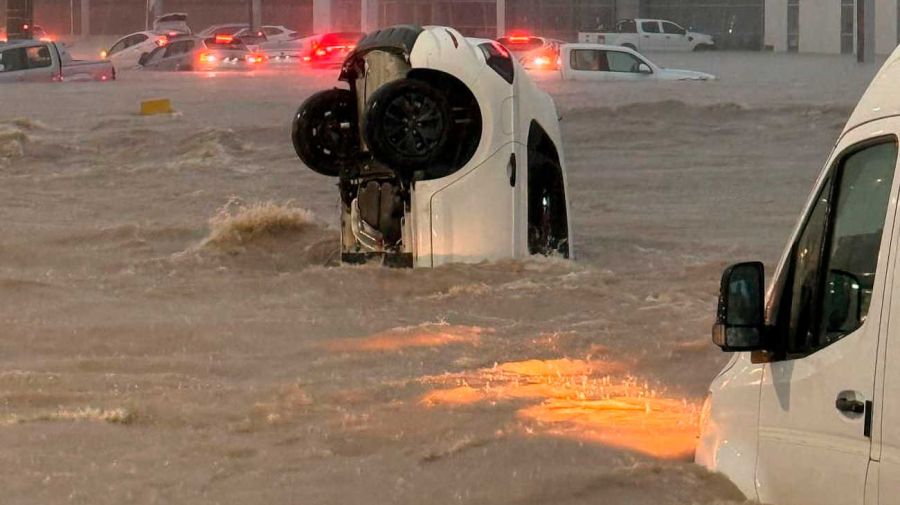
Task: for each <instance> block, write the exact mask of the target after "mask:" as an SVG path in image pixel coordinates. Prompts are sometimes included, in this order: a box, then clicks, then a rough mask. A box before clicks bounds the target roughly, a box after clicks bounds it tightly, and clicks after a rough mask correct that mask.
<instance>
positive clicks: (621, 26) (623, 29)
mask: <svg viewBox="0 0 900 505" xmlns="http://www.w3.org/2000/svg"><path fill="white" fill-rule="evenodd" d="M616 30H617V31H618V32H619V33H637V23H635V22H634V20H633V19H623V20H622V21H619V23H618V24H617V25H616Z"/></svg>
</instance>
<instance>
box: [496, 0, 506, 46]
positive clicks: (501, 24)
mask: <svg viewBox="0 0 900 505" xmlns="http://www.w3.org/2000/svg"><path fill="white" fill-rule="evenodd" d="M495 1H496V2H497V37H498V38H499V37H502V36H504V35H506V0H495Z"/></svg>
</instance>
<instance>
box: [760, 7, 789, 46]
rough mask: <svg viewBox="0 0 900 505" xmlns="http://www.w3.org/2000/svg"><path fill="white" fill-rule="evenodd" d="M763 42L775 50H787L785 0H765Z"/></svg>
mask: <svg viewBox="0 0 900 505" xmlns="http://www.w3.org/2000/svg"><path fill="white" fill-rule="evenodd" d="M765 32H766V34H765V38H764V44H765V45H766V46H767V47H771V48H772V49H773V50H775V51H779V52H783V51H787V0H766V26H765Z"/></svg>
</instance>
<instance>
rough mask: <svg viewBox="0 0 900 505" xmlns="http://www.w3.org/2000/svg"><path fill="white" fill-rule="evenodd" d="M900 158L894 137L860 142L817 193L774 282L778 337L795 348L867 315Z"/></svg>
mask: <svg viewBox="0 0 900 505" xmlns="http://www.w3.org/2000/svg"><path fill="white" fill-rule="evenodd" d="M896 161H897V144H896V142H894V141H891V142H887V143H881V144H877V145H874V146H871V147H867V148H865V149H862V150H859V151H857V152H855V153H853V154H851V155H849V156H847V157H845V158H844V159H843V160H842V161H841V163H840V164H839V165H838V166H837V168H836V169H835V170H834V173H833V174H832V176H831V177H830V178H829V179H828V180H827V181H826V183H825V184H824V186H823V188H822V190H821V191H820V193H819V195H818V197H817V198H816V201H815V204H814V206H813V208H812V209H811V211H810V213H809V215H808V217H807V222H806V223H805V225H804V227H803V230H802V232H801V233H800V236H799V238H798V240H797V242H796V243H795V245H794V247H793V249H792V250H791V258H790V263H789V264H788V265H787V266H786V268H785V270H784V272H782V277H783V280H779V281H778V283H777V284H776V287H775V289H774V290H773V293H775V297H776V298H777V299H776V300H773V304H772V309H774V310H776V311H777V314H774V319H775V321H774V323H775V329H776V338H777V339H778V342H779V343H780V344H781V345H782V346H783V348H782V350H784V351H785V352H786V353H787V354H788V355H789V356H793V357H797V356H803V355H807V354H810V353H813V352H815V351H817V350H819V349H822V348H823V347H826V346H828V345H830V344H832V343H834V342H836V341H837V340H839V339H841V338H843V337H844V336H846V335H848V334H850V333H852V332H853V331H855V330H856V329H858V328H859V327H860V326H862V324H863V323H864V322H865V320H866V318H867V316H868V312H869V304H870V301H871V296H872V292H873V290H874V287H875V286H874V284H875V274H876V268H877V264H878V255H879V251H880V248H881V237H882V232H883V230H884V223H885V218H886V215H887V207H888V203H889V200H890V196H891V195H890V189H891V185H892V183H893V176H894V169H895V166H896ZM771 319H772V317H771V316H770V321H771Z"/></svg>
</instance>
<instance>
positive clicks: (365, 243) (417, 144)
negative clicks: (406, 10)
mask: <svg viewBox="0 0 900 505" xmlns="http://www.w3.org/2000/svg"><path fill="white" fill-rule="evenodd" d="M340 80H341V81H343V82H345V83H346V84H347V87H346V88H335V89H330V90H327V91H321V92H319V93H316V94H314V95H313V96H311V97H310V98H309V99H307V100H306V101H305V102H304V103H303V105H302V106H301V107H300V109H299V110H298V112H297V115H296V116H295V118H294V124H293V133H292V136H293V141H294V147H295V149H296V151H297V154H298V155H299V157H300V159H301V160H302V161H303V162H304V163H305V165H306V166H307V167H309V168H310V169H312V170H314V171H316V172H318V173H320V174H323V175H326V176H329V177H334V178H337V180H338V187H339V190H340V200H341V223H342V226H341V253H342V255H341V257H342V259H343V261H344V262H348V263H354V262H363V261H367V260H370V259H376V260H379V261H383V262H384V263H386V264H392V265H403V266H416V267H433V266H438V265H442V264H446V263H454V262H479V261H484V260H496V259H501V258H521V257H526V256H528V255H530V254H553V255H559V256H565V257H568V256H571V255H572V253H573V247H572V242H571V236H572V234H571V227H570V221H569V201H568V198H567V192H566V170H565V160H564V158H563V153H562V145H563V143H562V139H561V136H560V129H559V120H558V117H559V116H558V114H557V110H556V107H555V105H554V103H553V100H552V99H551V98H550V96H549V95H547V94H546V93H544V92H543V91H541V90H539V89H538V88H537V87H536V86H535V84H534V83H533V82H532V80H531V78H530V77H529V76H528V74H527V73H526V72H524V71H523V69H522V67H521V66H520V65H519V64H518V63H517V62H516V61H515V58H513V57H512V55H511V54H510V53H509V51H507V50H506V48H504V47H503V46H502V45H501V44H500V43H498V42H496V41H492V40H484V39H467V38H465V37H463V36H462V35H461V34H460V33H459V32H458V31H456V30H454V29H452V28H447V27H441V26H430V27H425V28H421V27H416V26H408V25H404V26H397V27H392V28H386V29H383V30H379V31H376V32H372V33H370V34H369V35H367V36H366V37H365V38H363V39H362V40H361V41H360V42H359V44H358V45H357V46H356V48H355V49H354V50H353V51H352V52H351V53H350V54H349V55H348V57H347V58H346V60H345V61H344V64H343V66H342V68H341V74H340Z"/></svg>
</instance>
